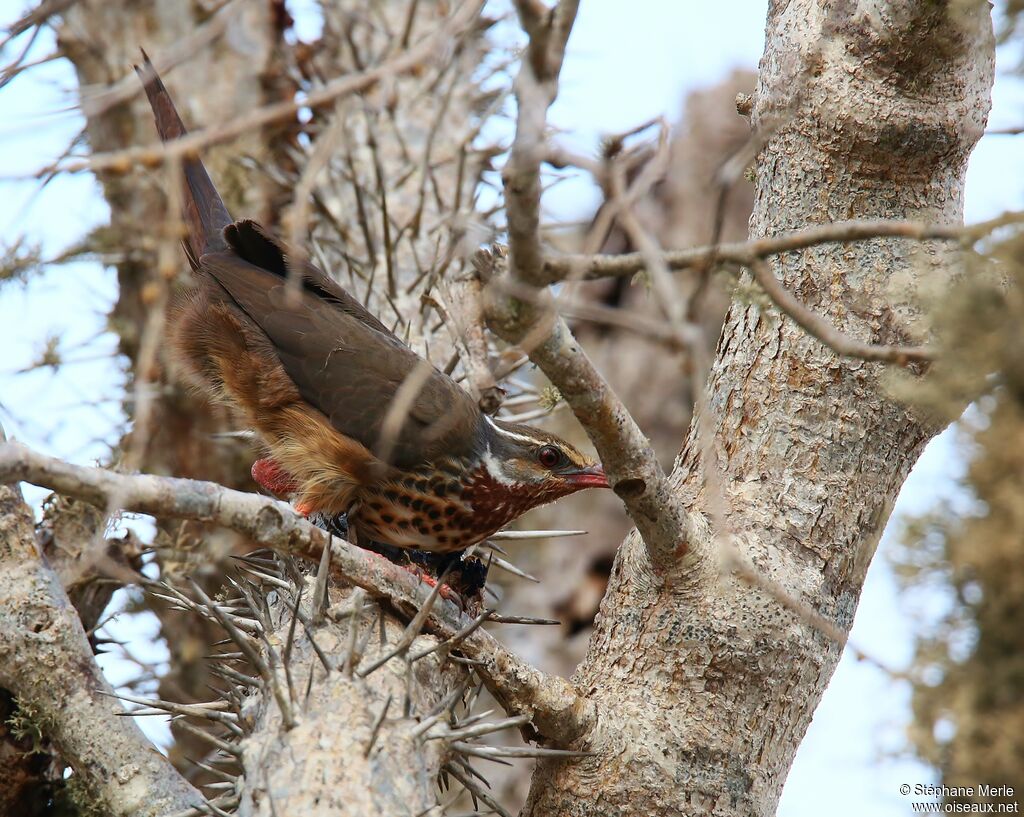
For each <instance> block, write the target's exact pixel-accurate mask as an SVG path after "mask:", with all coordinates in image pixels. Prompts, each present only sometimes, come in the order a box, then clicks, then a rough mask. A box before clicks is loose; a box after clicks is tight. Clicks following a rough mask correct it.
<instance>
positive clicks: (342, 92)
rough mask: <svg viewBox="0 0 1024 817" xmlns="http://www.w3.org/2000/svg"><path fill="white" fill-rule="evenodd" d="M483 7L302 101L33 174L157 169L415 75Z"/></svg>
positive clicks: (465, 9)
mask: <svg viewBox="0 0 1024 817" xmlns="http://www.w3.org/2000/svg"><path fill="white" fill-rule="evenodd" d="M482 5H483V3H482V2H481V0H467V1H466V2H464V3H463V4H462V5H461V6H460V7H459V8H458V10H457V11H456V12H455V14H453V15H452V17H451V18H450V19H449V21H448V23H447V24H446V25H444V26H442V27H441V28H439V29H437V30H435V31H434V32H433V33H431V34H429V35H427V36H426V37H424V38H423V39H422V40H420V41H419V42H418V43H416V44H414V45H413V46H412V47H411V48H410V49H409V50H408V51H405V52H404V53H402V54H400V55H398V56H396V57H394V58H393V59H390V60H388V61H387V62H384V63H382V64H381V65H379V66H377V67H375V68H371V69H368V70H366V71H362V72H360V73H356V74H347V75H345V76H342V77H338V78H337V79H334V80H331V81H330V82H328V83H327V84H325V85H324V86H323V87H322V88H318V89H316V90H313V91H310V92H309V93H308V94H306V95H305V96H304V97H303V98H301V99H289V100H285V101H282V102H276V103H274V104H272V105H266V106H264V107H262V108H257V109H256V110H255V111H253V112H252V113H251V114H249V115H248V116H243V117H239V118H237V119H233V120H231V121H229V122H225V123H224V124H222V125H218V126H215V127H210V128H205V129H203V130H196V131H192V132H191V133H189V134H188V135H187V136H185V137H183V138H181V139H176V140H175V141H173V142H168V143H166V144H158V145H152V146H149V147H138V148H129V149H127V150H119V151H114V152H112V153H97V154H94V155H93V156H91V157H89V158H88V159H81V160H76V161H73V162H67V163H64V164H61V165H59V166H56V167H47V168H43V169H42V170H40V171H39V172H38V173H37V174H36V175H37V176H40V177H43V176H49V175H50V174H52V173H54V172H65V173H77V172H81V171H83V170H89V171H92V172H94V173H98V172H103V171H108V172H111V173H126V172H128V171H129V170H131V168H132V167H134V166H136V165H143V166H157V165H160V164H162V163H164V162H166V161H167V160H168V159H170V158H171V157H181V156H190V155H193V154H195V153H196V152H197V151H198V150H199V149H200V148H203V147H208V146H210V145H215V144H218V143H220V142H226V141H228V140H230V139H233V138H235V137H236V136H240V135H242V134H243V133H247V132H249V131H251V130H253V129H256V128H260V127H263V126H265V125H269V124H272V123H274V122H278V121H281V120H283V119H288V118H290V117H293V116H295V114H296V113H297V112H298V110H299V109H300V108H317V107H320V106H323V105H326V104H328V103H330V102H333V101H335V100H337V99H340V98H342V97H344V96H348V95H351V94H357V93H362V92H364V91H368V90H370V89H371V88H373V87H374V86H376V85H377V84H378V83H380V82H381V81H383V80H386V79H387V78H389V77H393V76H397V75H400V74H406V73H408V72H410V71H415V70H416V69H417V68H419V67H420V66H421V65H422V64H423V63H425V62H427V61H428V60H430V59H432V58H433V57H434V56H435V55H436V54H437V52H438V50H440V49H441V48H442V47H443V45H444V43H445V42H447V41H448V40H449V39H450V38H453V37H458V36H459V35H460V34H461V33H462V32H464V31H466V29H468V28H469V27H470V26H471V25H472V24H473V22H474V21H475V20H476V18H477V16H478V15H479V12H480V9H481V7H482Z"/></svg>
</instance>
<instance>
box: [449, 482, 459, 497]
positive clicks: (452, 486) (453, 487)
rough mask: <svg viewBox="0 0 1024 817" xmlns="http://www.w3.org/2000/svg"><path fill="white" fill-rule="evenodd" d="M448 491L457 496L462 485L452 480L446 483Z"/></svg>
mask: <svg viewBox="0 0 1024 817" xmlns="http://www.w3.org/2000/svg"><path fill="white" fill-rule="evenodd" d="M448 493H450V494H454V495H455V496H458V495H459V494H461V493H462V486H461V485H459V483H458V482H456V481H454V480H453V481H452V482H449V483H448Z"/></svg>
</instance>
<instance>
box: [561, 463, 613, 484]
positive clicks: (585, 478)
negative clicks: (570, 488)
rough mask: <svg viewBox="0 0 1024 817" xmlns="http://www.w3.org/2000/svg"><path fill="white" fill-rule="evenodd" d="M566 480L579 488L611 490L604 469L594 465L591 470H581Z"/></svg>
mask: <svg viewBox="0 0 1024 817" xmlns="http://www.w3.org/2000/svg"><path fill="white" fill-rule="evenodd" d="M565 478H566V480H567V481H568V482H569V483H570V484H572V485H574V486H576V487H578V488H611V487H612V486H611V485H609V484H608V477H607V475H606V474H605V473H604V468H602V467H601V466H600V465H592V466H591V467H590V468H580V469H579V470H577V471H573V472H572V473H571V474H567V475H566V477H565Z"/></svg>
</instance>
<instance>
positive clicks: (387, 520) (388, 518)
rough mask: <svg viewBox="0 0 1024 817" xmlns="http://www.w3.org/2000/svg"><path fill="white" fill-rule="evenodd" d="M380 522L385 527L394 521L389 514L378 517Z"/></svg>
mask: <svg viewBox="0 0 1024 817" xmlns="http://www.w3.org/2000/svg"><path fill="white" fill-rule="evenodd" d="M380 521H381V522H383V523H384V524H385V525H390V524H391V523H392V522H394V521H395V517H393V516H392V515H391V514H389V513H383V514H381V515H380Z"/></svg>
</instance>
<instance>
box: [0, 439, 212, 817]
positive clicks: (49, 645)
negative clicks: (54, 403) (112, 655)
mask: <svg viewBox="0 0 1024 817" xmlns="http://www.w3.org/2000/svg"><path fill="white" fill-rule="evenodd" d="M8 445H10V444H7V445H5V446H4V450H6V448H7V446H8ZM33 527H34V526H33V519H32V512H31V511H30V510H29V508H28V506H27V505H26V504H25V502H24V500H23V499H22V497H21V492H20V491H19V490H18V488H17V486H13V485H3V486H0V685H2V686H4V687H5V688H7V689H9V690H10V691H11V692H12V693H14V694H15V695H16V696H17V699H18V702H19V705H20V707H21V709H22V712H23V713H24V714H25V715H26V716H27V717H30V718H32V719H34V720H35V721H36V723H37V725H38V727H39V729H40V731H42V732H43V733H44V734H45V735H47V736H48V737H50V738H51V739H52V740H53V741H54V743H55V744H56V746H57V747H58V749H59V750H60V753H61V755H62V756H63V757H64V758H65V759H66V760H67V762H68V763H70V764H71V766H72V767H73V768H74V770H75V776H76V777H77V778H78V779H79V780H81V781H82V782H83V783H84V785H85V787H86V789H87V791H89V792H90V793H91V794H92V796H94V797H95V798H96V799H97V800H98V801H100V802H101V803H102V804H103V806H104V807H105V808H104V811H107V812H109V813H110V814H114V815H124V817H139V815H143V817H148V815H152V816H153V817H157V815H163V814H167V813H169V812H174V811H183V810H186V809H189V808H191V807H194V806H199V805H200V804H202V803H204V799H203V797H202V795H200V793H199V792H198V791H196V790H195V789H194V788H193V787H192V786H191V785H190V784H189V783H188V782H187V781H186V780H185V779H184V778H183V777H182V776H181V775H180V774H178V772H177V770H176V769H175V768H174V767H173V766H172V765H171V764H170V761H168V759H167V758H166V757H164V756H163V755H162V754H160V752H158V751H157V750H156V748H155V747H154V746H153V745H152V744H151V743H150V742H149V741H148V740H147V739H146V738H145V736H144V735H143V734H142V732H141V731H140V729H139V727H138V726H137V725H136V723H135V721H133V720H132V719H131V718H124V717H118V716H119V715H123V714H124V711H123V709H122V708H121V706H120V705H119V704H118V703H117V702H116V701H115V700H114V698H113V697H111V696H112V694H113V690H112V688H111V687H110V685H109V684H108V683H107V681H106V679H105V678H104V677H103V673H102V672H101V671H100V668H99V667H98V666H97V664H96V661H95V659H94V658H93V654H92V650H91V649H90V647H89V642H88V639H87V637H86V634H85V630H84V629H83V628H82V623H81V621H80V620H79V618H78V616H77V615H76V614H75V609H74V607H72V606H71V602H70V601H69V600H68V597H67V594H66V593H65V592H64V589H63V588H62V587H61V583H60V580H59V579H58V578H57V576H56V575H55V574H54V572H53V571H52V570H51V569H50V567H49V566H48V565H47V564H46V562H45V561H44V560H42V559H41V558H40V556H39V553H38V551H37V548H36V542H35V534H34V530H33Z"/></svg>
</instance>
